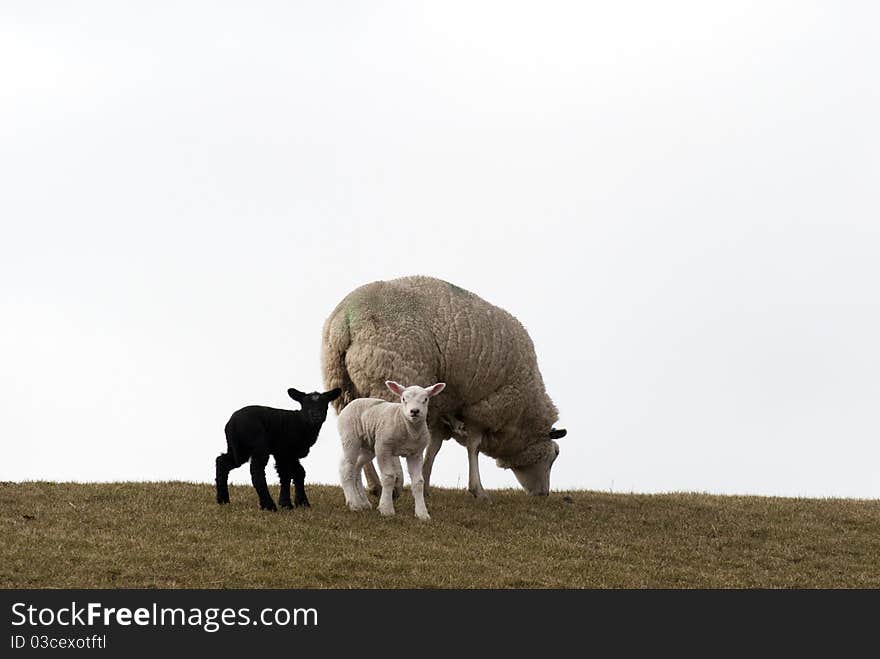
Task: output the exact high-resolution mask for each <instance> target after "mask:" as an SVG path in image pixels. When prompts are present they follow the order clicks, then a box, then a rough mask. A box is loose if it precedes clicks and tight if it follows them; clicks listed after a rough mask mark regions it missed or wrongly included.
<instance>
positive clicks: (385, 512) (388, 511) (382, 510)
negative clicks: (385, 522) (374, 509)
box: [379, 508, 394, 517]
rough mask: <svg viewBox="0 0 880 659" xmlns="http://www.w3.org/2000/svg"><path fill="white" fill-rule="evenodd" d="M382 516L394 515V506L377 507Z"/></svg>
mask: <svg viewBox="0 0 880 659" xmlns="http://www.w3.org/2000/svg"><path fill="white" fill-rule="evenodd" d="M379 512H380V513H381V514H382V516H383V517H394V508H379Z"/></svg>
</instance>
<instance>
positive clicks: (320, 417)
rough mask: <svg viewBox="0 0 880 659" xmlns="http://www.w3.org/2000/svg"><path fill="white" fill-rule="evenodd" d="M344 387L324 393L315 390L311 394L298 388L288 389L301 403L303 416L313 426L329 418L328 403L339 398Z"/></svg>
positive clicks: (292, 396)
mask: <svg viewBox="0 0 880 659" xmlns="http://www.w3.org/2000/svg"><path fill="white" fill-rule="evenodd" d="M341 393H342V389H338V388H337V389H331V390H330V391H325V392H324V393H318V392H317V391H313V392H312V393H310V394H304V393H303V392H301V391H299V390H297V389H293V388H291V389H288V390H287V395H288V396H290V397H291V398H293V400H295V401H296V402H297V403H299V404H300V408H301V412H302V414H303V416H304V417H305V418H306V419H307V420H308V422H309V423H310V424H312V425H313V426H320V425H321V424H322V423H324V419H326V418H327V405H329V404H330V401H332V400H336V399H337V398H339V394H341Z"/></svg>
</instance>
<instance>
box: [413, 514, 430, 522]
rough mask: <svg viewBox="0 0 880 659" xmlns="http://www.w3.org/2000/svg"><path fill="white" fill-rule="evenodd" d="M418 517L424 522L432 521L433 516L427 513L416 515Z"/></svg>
mask: <svg viewBox="0 0 880 659" xmlns="http://www.w3.org/2000/svg"><path fill="white" fill-rule="evenodd" d="M416 517H418V518H419V519H420V520H421V521H423V522H430V521H431V516H430V515H429V514H428V513H425V514H424V515H419V514H418V513H416Z"/></svg>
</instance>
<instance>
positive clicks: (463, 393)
mask: <svg viewBox="0 0 880 659" xmlns="http://www.w3.org/2000/svg"><path fill="white" fill-rule="evenodd" d="M321 362H322V369H323V373H324V383H325V384H326V386H327V388H328V389H332V388H334V387H340V388H341V389H342V391H343V393H342V396H340V397H339V398H338V399H337V400H336V401H334V405H335V406H336V410H337V411H339V410H341V409H342V408H343V407H344V406H345V405H347V404H348V403H349V402H351V401H352V400H353V399H355V398H361V397H373V398H383V399H385V400H393V399H394V397H393V396H392V394H391V393H390V392H389V391H388V389H387V388H386V387H385V381H386V380H395V381H397V382H402V383H406V384H407V385H411V384H419V385H422V386H424V385H426V384H430V383H433V382H446V390H445V391H444V392H443V395H442V396H438V397H437V398H436V399H435V400H434V401H432V402H431V408H430V410H429V414H428V425H429V429H430V430H431V433H432V434H435V433H439V434H442V435H443V436H444V438H445V437H450V436H455V438H456V439H458V440H459V441H462V440H463V437H462V436H460V435H459V434H457V433H454V432H453V431H452V430H451V429H450V426H451V425H455V422H456V421H459V422H463V423H464V427H465V428H467V429H468V430H469V431H473V430H474V429H479V430H482V431H483V433H484V435H483V439H482V442H481V445H480V451H481V452H482V453H485V454H486V455H488V456H490V457H493V458H496V459H497V460H498V465H499V466H501V467H520V466H526V465H528V464H532V463H533V462H535V461H536V460H538V459H540V458H541V457H543V456H544V455H546V452H547V451H549V450H551V446H552V445H551V444H550V440H549V437H548V434H549V432H550V429H551V427H552V426H553V424H554V423H555V422H556V420H557V418H558V412H557V410H556V407H555V406H554V405H553V401H552V400H550V397H549V396H548V395H547V393H546V391H545V389H544V381H543V379H542V378H541V373H540V371H539V370H538V363H537V358H536V356H535V349H534V345H533V344H532V340H531V339H530V338H529V335H528V333H527V332H526V330H525V328H524V327H523V326H522V325H521V324H520V322H519V321H518V320H517V319H516V318H514V317H513V316H512V315H511V314H509V313H508V312H507V311H505V310H503V309H500V308H498V307H496V306H494V305H492V304H489V303H488V302H486V301H485V300H483V299H482V298H480V297H478V296H477V295H474V294H473V293H470V292H468V291H466V290H464V289H462V288H459V287H457V286H454V285H453V284H450V283H447V282H445V281H442V280H440V279H434V278H431V277H404V278H401V279H394V280H391V281H377V282H373V283H370V284H366V285H364V286H361V287H360V288H357V289H355V290H354V291H352V292H351V293H349V294H348V295H347V296H346V297H345V298H344V299H343V300H342V301H341V302H340V303H339V304H338V305H337V306H336V308H335V309H334V310H333V313H331V314H330V316H329V318H327V321H326V322H325V323H324V331H323V341H322V356H321Z"/></svg>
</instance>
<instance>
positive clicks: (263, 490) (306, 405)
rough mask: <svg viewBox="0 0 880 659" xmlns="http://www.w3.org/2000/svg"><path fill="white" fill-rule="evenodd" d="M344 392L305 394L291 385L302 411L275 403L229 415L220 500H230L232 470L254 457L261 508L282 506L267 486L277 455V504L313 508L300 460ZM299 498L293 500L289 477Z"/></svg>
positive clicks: (254, 479) (220, 471)
mask: <svg viewBox="0 0 880 659" xmlns="http://www.w3.org/2000/svg"><path fill="white" fill-rule="evenodd" d="M340 393H342V392H341V390H340V389H333V390H332V391H326V392H324V393H323V394H319V393H318V392H317V391H313V392H312V393H310V394H304V393H303V392H301V391H297V390H296V389H288V390H287V394H288V395H289V396H290V397H291V398H293V400H295V401H297V402H298V403H299V404H300V406H301V408H302V409H300V410H295V411H294V410H278V409H275V408H273V407H263V406H261V405H249V406H248V407H243V408H241V409H240V410H238V411H237V412H235V413H233V415H232V416H231V417H230V418H229V422H228V423H227V424H226V429H225V430H226V446H227V451H226V453H223V454H221V455H219V456H217V461H216V464H217V503H229V488H228V487H227V477H228V476H229V472H230V470H232V469H235V468H236V467H239V466H241V465H243V464H244V463H245V462H247V461H248V460H249V459H250V461H251V482H252V483H253V484H254V489H255V490H256V491H257V495H258V496H259V497H260V508H261V509H263V510H277V508H276V507H275V502H274V501H272V495H271V494H269V488H268V487H267V486H266V463H267V462H268V461H269V456H270V455H271V456H272V457H274V458H275V469H276V470H277V471H278V478H279V479H280V481H281V491H280V493H279V496H278V505H280V506H281V507H282V508H293V506H296V507H299V506H309V500H308V497H306V490H305V480H306V470H305V469H303V466H302V465H301V464H300V462H299V461H300V459H301V458H304V457H306V456H307V455H308V454H309V449H310V448H312V446H313V445H314V443H315V442H316V441H317V440H318V433H319V432H320V431H321V425H322V424H323V423H324V419H326V418H327V405H328V404H329V403H330V401H332V400H334V399H335V398H337V397H338V396H339V394H340ZM291 478H292V479H293V486H294V488H295V490H296V498H295V499H294V501H293V504H291V503H290V480H291Z"/></svg>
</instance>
